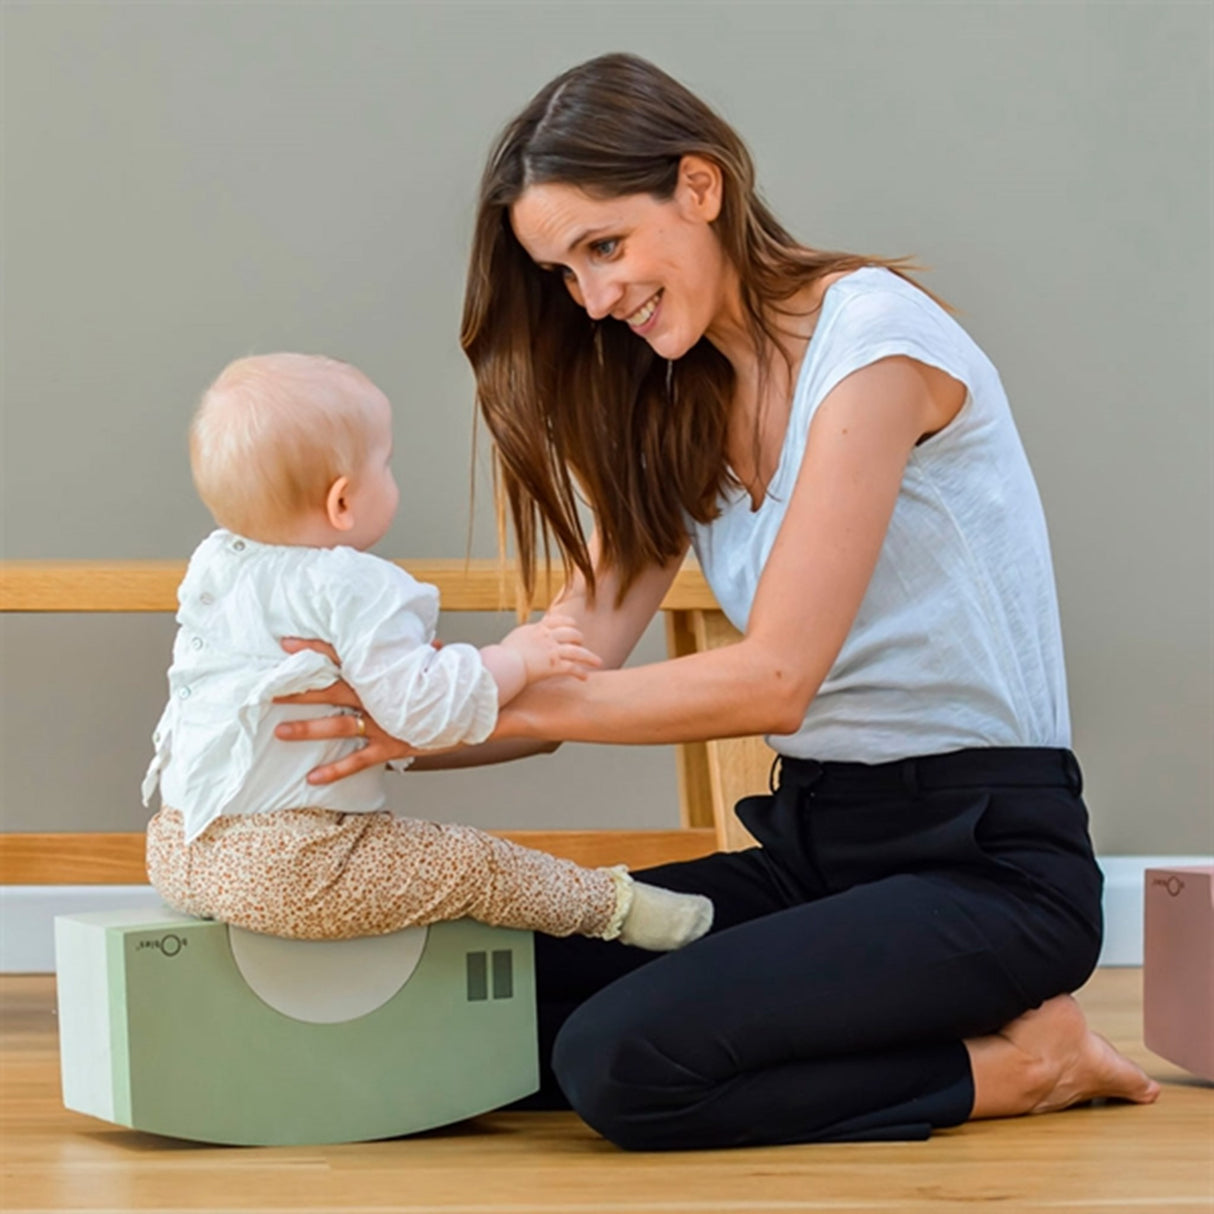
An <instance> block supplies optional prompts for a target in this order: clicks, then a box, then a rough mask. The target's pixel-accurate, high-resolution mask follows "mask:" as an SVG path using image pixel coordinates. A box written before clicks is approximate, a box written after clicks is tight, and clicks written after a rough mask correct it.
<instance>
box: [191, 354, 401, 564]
mask: <svg viewBox="0 0 1214 1214" xmlns="http://www.w3.org/2000/svg"><path fill="white" fill-rule="evenodd" d="M379 396H380V393H379V389H378V388H376V387H375V385H374V384H373V383H372V382H371V381H370V380H369V379H368V378H367V377H366V376H365V375H363V373H362V372H361V371H359V370H358V369H357V368H356V367H352V366H351V365H350V364H349V363H344V362H340V361H338V360H337V359H335V358H326V357H324V356H323V355H318V354H261V355H256V356H253V357H250V358H241V359H237V360H236V362H234V363H231V364H229V365H228V366H227V367H225V368H224V369H223V371H222V372H221V373H220V375H219V378H218V379H217V380H216V381H215V382H214V383H213V384H212V385H211V386H210V387H209V388H208V389H207V390H206V392H205V393H204V394H203V397H202V401H201V402H200V403H199V406H198V411H197V412H196V413H195V414H194V420H193V422H192V423H191V425H190V467H191V469H192V471H193V474H194V484H195V486H196V487H197V489H198V494H199V496H200V497H201V498H202V500H203V502H204V503H205V505H206V507H207V509H208V510H210V512H211V514H212V515H213V516H214V518H215V521H216V522H217V523H218V524H219V525H220V526H221V527H226V528H227V529H228V530H229V531H235V532H237V533H238V534H240V535H245V536H248V537H249V538H250V539H256V540H262V541H265V542H274V541H276V540H279V539H280V538H281V533H282V531H283V530H284V528H285V527H286V525H287V524H288V523H289V522H291V521H293V520H295V519H297V518H299V517H300V516H301V515H302V514H305V513H307V512H309V511H312V510H318V509H323V508H324V504H325V497H326V494H327V493H328V491H329V488H330V486H331V485H332V484H333V482H334V481H336V480H337V479H338V478H339V477H342V476H349V477H353V476H354V475H355V474H356V473H357V471H358V470H359V468H360V467H361V466H362V463H363V461H364V460H365V459H366V456H367V446H368V432H369V424H368V423H369V421H370V419H371V403H372V401H373V400H375V399H376V398H378V397H379Z"/></svg>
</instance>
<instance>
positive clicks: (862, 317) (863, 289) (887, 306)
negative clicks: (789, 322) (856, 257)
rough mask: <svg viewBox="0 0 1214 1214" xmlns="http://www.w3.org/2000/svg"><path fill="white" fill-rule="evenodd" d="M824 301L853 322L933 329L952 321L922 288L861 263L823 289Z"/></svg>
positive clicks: (908, 280) (914, 283)
mask: <svg viewBox="0 0 1214 1214" xmlns="http://www.w3.org/2000/svg"><path fill="white" fill-rule="evenodd" d="M825 303H826V305H827V306H828V307H829V310H830V311H831V312H833V313H834V314H835V315H836V316H837V317H838V318H839V319H841V320H845V321H848V322H850V323H851V324H853V325H857V324H872V323H873V322H877V321H885V322H888V323H898V324H901V325H903V326H910V327H915V326H929V327H933V328H935V327H939V326H940V325H941V323H942V322H951V320H952V318H951V317H950V316H949V314H948V312H947V311H945V309H944V308H943V307H941V305H940V304H939V303H937V302H936V300H934V299H933V298H932V297H931V295H929V294H928V293H927V291H926V290H924V289H923V287H921V286H919V284H918V283H916V282H913V281H912V280H911V279H909V278H904V277H903V276H902V275H901V274H896V273H894V271H893V270H890V269H887V268H886V267H885V266H863V267H862V268H861V269H859V270H853V271H852V272H851V273H850V274H845V275H843V276H842V277H841V278H838V279H836V280H835V281H834V282H833V283H832V284H831V285H830V286H829V287H828V288H827V291H826V299H825Z"/></svg>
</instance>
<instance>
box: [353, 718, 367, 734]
mask: <svg viewBox="0 0 1214 1214" xmlns="http://www.w3.org/2000/svg"><path fill="white" fill-rule="evenodd" d="M354 719H355V720H356V721H357V722H358V725H357V726H356V727H355V730H354V736H355V737H356V738H365V737H366V736H367V718H366V717H364V716H363V714H362V713H361V712H360V713H357V714H356V715H355V717H354Z"/></svg>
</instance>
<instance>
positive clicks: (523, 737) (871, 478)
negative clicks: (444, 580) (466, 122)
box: [282, 55, 1158, 1149]
mask: <svg viewBox="0 0 1214 1214" xmlns="http://www.w3.org/2000/svg"><path fill="white" fill-rule="evenodd" d="M906 268H907V267H906V265H905V263H901V262H890V261H883V260H881V259H877V258H866V257H858V256H852V255H847V254H836V253H824V252H820V251H816V250H812V249H809V248H806V247H804V246H802V245H799V244H798V243H797V242H796V241H795V240H793V238H792V237H791V236H790V235H789V234H788V233H787V232H786V231H785V230H784V229H783V228H782V227H781V226H780V225H779V224H778V222H777V221H776V220H775V219H774V217H773V216H772V215H771V213H770V212H769V211H768V210H767V209H766V207H765V206H764V205H763V204H762V203H761V202H760V201H759V199H758V198H757V196H756V194H755V187H754V175H753V169H752V166H751V162H750V159H749V156H748V154H747V152H746V149H745V147H744V146H743V144H742V143H741V141H740V140H739V139H738V137H737V135H736V134H735V133H734V132H733V131H732V130H731V129H730V128H729V127H728V126H727V125H726V124H725V123H724V122H723V121H722V120H721V119H720V118H718V117H717V116H716V115H715V114H714V113H713V112H712V111H711V110H710V109H709V108H708V107H707V106H705V105H704V104H703V103H702V102H701V101H699V100H698V99H697V98H696V97H694V96H693V95H692V94H690V93H689V92H687V90H685V89H684V88H682V86H680V85H679V84H677V83H676V82H675V81H673V80H672V79H670V78H669V77H668V76H666V75H665V74H663V73H662V72H660V71H659V70H658V69H657V68H655V67H654V66H652V65H651V64H648V63H646V62H644V61H643V60H640V59H637V58H635V57H632V56H627V55H608V56H605V57H603V58H600V59H596V60H593V61H591V62H589V63H585V64H583V65H581V66H579V67H577V68H574V69H572V70H571V71H568V72H566V73H565V74H564V75H562V76H560V77H559V78H558V79H556V80H554V81H552V82H551V83H550V84H549V85H548V86H547V87H546V88H544V89H543V90H542V91H541V92H540V93H539V94H538V95H537V96H536V97H535V99H534V100H533V101H532V102H531V103H530V105H528V106H527V108H526V109H525V110H524V111H523V112H522V113H521V114H520V115H519V116H518V117H517V118H516V119H515V120H514V121H513V122H512V123H511V124H510V125H509V126H508V127H507V129H506V131H505V132H504V134H503V135H502V137H501V139H500V140H499V142H498V144H497V147H496V148H495V150H494V152H493V154H492V156H491V158H490V161H489V165H488V168H487V170H486V174H485V178H484V182H483V185H482V194H481V200H480V209H479V215H478V219H477V225H476V232H475V237H474V243H473V250H472V264H471V271H470V275H469V282H468V291H467V297H466V303H465V313H464V325H463V335H462V339H463V345H464V349H465V351H466V353H467V354H468V357H469V359H470V360H471V362H472V365H473V368H474V369H475V372H476V377H477V388H478V396H479V400H480V404H481V408H482V411H483V414H484V417H485V419H486V422H487V424H488V426H489V429H490V431H491V433H492V435H493V438H494V442H495V448H496V459H497V470H498V473H499V477H500V486H501V489H502V491H503V496H504V499H505V501H506V503H507V504H508V506H509V511H510V515H511V518H512V521H513V525H514V531H515V538H516V544H517V549H518V555H519V560H520V564H521V567H522V570H523V575H524V579H525V582H526V584H527V586H528V588H530V587H531V586H532V585H533V584H534V579H535V575H536V564H537V560H536V553H537V550H538V547H539V545H540V544H541V542H543V538H544V536H545V535H546V534H547V535H551V536H552V537H554V538H555V540H556V541H557V544H558V545H559V548H560V551H561V553H562V556H563V559H564V564H565V569H566V575H567V586H568V589H567V590H566V592H565V593H564V594H563V595H562V597H561V610H562V611H563V612H564V613H565V614H568V615H571V616H573V617H574V618H575V619H576V620H577V622H578V624H579V626H580V627H581V629H582V631H583V633H584V635H585V638H586V643H587V645H588V646H589V647H590V648H591V649H593V650H594V651H596V652H597V653H598V654H599V655H600V656H601V657H602V658H603V659H604V662H605V665H606V667H607V668H608V669H607V670H606V671H605V672H603V673H600V674H593V675H591V676H590V678H589V679H588V680H586V681H585V682H584V683H578V682H575V681H574V680H568V679H566V680H552V681H550V682H549V683H548V684H545V685H543V686H539V687H536V688H534V689H532V690H529V691H527V692H526V693H525V694H524V695H523V696H521V697H519V698H518V699H517V700H516V701H514V702H513V703H512V704H511V705H510V706H509V707H508V708H506V709H505V710H504V711H503V713H502V715H501V718H500V722H499V727H498V730H497V734H496V740H495V741H491V742H489V743H488V744H486V745H485V746H484V747H482V748H472V749H470V750H469V751H467V752H464V753H461V754H460V756H459V757H458V758H453V757H452V756H432V757H430V758H429V759H428V760H423V762H424V763H425V764H426V765H427V766H431V767H434V766H443V765H450V764H451V763H454V762H488V761H493V760H496V759H500V758H506V757H515V756H518V755H522V754H527V753H534V752H536V751H539V750H542V749H545V748H549V747H550V745H551V744H552V743H554V742H559V741H563V740H581V741H594V742H615V743H630V742H631V743H654V742H684V741H692V740H699V739H706V738H714V737H729V736H736V735H747V734H755V733H765V734H768V735H770V740H771V741H772V744H773V745H774V747H775V749H776V750H777V751H778V752H779V753H780V755H781V756H782V760H781V762H780V763H779V776H778V784H777V786H776V787H775V789H774V792H773V794H772V795H771V796H763V797H751V798H747V799H746V800H745V801H743V802H742V803H741V804H740V805H739V807H738V812H739V814H740V816H741V817H742V818H743V820H744V822H745V823H746V825H747V826H748V827H749V828H750V830H751V832H752V833H753V834H754V835H755V837H756V838H757V839H758V840H759V841H760V844H761V846H760V847H757V848H754V849H752V850H750V851H746V852H741V853H736V854H730V855H717V856H711V857H708V858H706V859H704V860H700V861H695V862H692V863H688V864H679V865H669V866H665V867H663V868H660V869H657V870H652V871H650V872H649V873H648V874H647V877H646V879H647V880H650V881H654V882H657V883H658V884H662V885H665V886H667V887H669V888H671V889H676V890H684V891H695V892H698V893H702V894H707V895H708V896H709V897H711V898H712V899H713V902H714V903H715V906H716V923H715V925H714V930H713V933H712V934H711V935H710V936H708V937H706V938H705V939H704V940H702V941H700V942H698V943H697V944H695V945H692V946H691V947H689V948H687V949H685V950H682V951H681V952H678V953H675V954H671V955H668V956H665V957H662V958H661V959H659V960H656V961H652V962H649V963H646V962H645V961H644V959H642V958H638V957H635V956H626V955H625V954H624V950H622V949H618V948H614V947H613V946H611V945H604V944H599V943H597V942H585V941H563V940H548V939H540V940H538V941H537V964H538V973H539V982H540V1002H541V1008H540V1012H541V1030H542V1033H543V1036H544V1042H543V1047H544V1049H545V1052H547V1050H548V1048H549V1043H550V1042H551V1043H552V1045H551V1059H552V1071H553V1074H551V1075H548V1076H547V1077H546V1082H545V1092H544V1093H543V1094H542V1097H543V1098H544V1099H547V1100H550V1101H555V1100H559V1099H560V1093H561V1092H563V1094H564V1097H565V1098H567V1099H568V1101H569V1102H570V1103H571V1104H572V1106H573V1107H574V1108H575V1109H576V1110H577V1111H578V1112H579V1113H581V1114H582V1116H583V1117H584V1118H585V1119H586V1120H587V1121H588V1122H589V1123H590V1124H591V1125H592V1126H594V1127H595V1128H596V1129H598V1130H599V1131H600V1132H601V1133H603V1134H604V1135H605V1136H607V1137H608V1138H610V1139H611V1140H612V1141H614V1142H616V1143H618V1144H620V1145H621V1146H625V1147H632V1148H640V1149H686V1148H696V1147H722V1146H731V1145H743V1144H750V1145H754V1144H763V1143H783V1142H806V1141H815V1140H817V1141H822V1140H834V1141H839V1140H847V1139H874V1138H908V1137H926V1136H927V1135H928V1134H929V1133H930V1132H931V1130H932V1128H934V1127H938V1126H950V1125H955V1124H958V1123H960V1122H963V1121H965V1120H966V1119H967V1118H971V1117H973V1118H978V1117H996V1116H1006V1115H1013V1114H1018V1113H1028V1112H1043V1111H1048V1110H1052V1109H1059V1108H1064V1107H1066V1106H1067V1105H1070V1104H1073V1103H1076V1102H1078V1101H1083V1100H1088V1099H1092V1098H1093V1097H1099V1096H1106V1097H1117V1098H1122V1099H1126V1100H1132V1101H1137V1102H1141V1103H1146V1102H1149V1101H1151V1100H1154V1099H1155V1097H1156V1095H1157V1093H1158V1087H1157V1085H1156V1084H1154V1083H1153V1082H1152V1081H1150V1080H1149V1079H1148V1078H1147V1077H1146V1076H1145V1075H1144V1074H1143V1073H1142V1072H1141V1071H1140V1070H1139V1069H1138V1068H1137V1067H1135V1066H1134V1065H1133V1064H1132V1063H1130V1062H1129V1061H1128V1060H1127V1059H1125V1058H1123V1057H1121V1056H1120V1055H1118V1054H1117V1053H1116V1052H1115V1051H1114V1050H1113V1049H1112V1047H1111V1046H1109V1045H1108V1044H1107V1043H1105V1042H1104V1041H1103V1040H1102V1039H1100V1038H1098V1037H1096V1036H1094V1035H1093V1034H1091V1033H1089V1032H1088V1030H1087V1027H1086V1024H1085V1022H1084V1019H1083V1016H1082V1013H1081V1012H1080V1010H1079V1008H1078V1006H1077V1004H1076V1003H1075V1002H1074V1000H1073V999H1071V997H1070V996H1069V995H1068V994H1066V992H1068V991H1071V990H1073V989H1075V988H1076V987H1077V986H1078V985H1079V984H1081V983H1082V982H1083V981H1084V980H1085V979H1086V977H1087V976H1088V974H1089V973H1090V971H1091V969H1092V967H1093V965H1094V964H1095V961H1096V957H1097V953H1098V951H1099V945H1100V932H1101V925H1100V885H1101V882H1100V873H1099V870H1098V868H1097V866H1096V864H1095V861H1094V859H1093V857H1092V852H1091V844H1090V841H1089V838H1088V833H1087V814H1086V810H1085V808H1084V805H1083V802H1082V799H1081V797H1080V776H1079V768H1078V764H1077V763H1076V761H1075V759H1074V756H1073V755H1072V754H1071V752H1070V751H1069V749H1067V748H1068V745H1069V723H1068V719H1067V702H1066V687H1065V676H1064V671H1063V665H1062V650H1061V641H1060V633H1059V624H1058V613H1057V606H1056V601H1055V593H1054V587H1053V578H1052V572H1051V568H1050V558H1049V549H1048V542H1047V538H1046V533H1045V526H1044V520H1043V517H1042V515H1041V511H1040V504H1039V501H1038V498H1037V493H1036V489H1035V486H1034V484H1033V481H1032V476H1031V473H1030V472H1029V469H1028V465H1027V462H1026V460H1025V457H1024V453H1023V451H1022V449H1021V446H1020V443H1019V440H1018V438H1017V436H1016V433H1015V429H1014V427H1013V425H1012V421H1011V418H1010V414H1009V413H1008V410H1007V403H1006V399H1005V398H1004V395H1003V391H1002V387H1001V385H1000V384H999V379H998V376H997V374H996V373H995V370H994V368H993V367H992V366H991V365H990V363H989V362H988V361H987V360H986V358H985V357H984V356H983V355H982V353H981V351H979V350H978V349H977V347H976V346H975V345H974V344H973V342H972V341H971V340H970V339H969V338H968V336H967V335H966V334H965V333H964V332H963V331H962V330H961V329H960V328H959V327H958V326H957V325H956V324H955V323H954V322H953V320H952V319H951V318H950V316H949V315H948V313H947V312H946V311H945V310H944V308H943V307H941V305H940V304H938V303H937V302H936V301H934V300H933V299H932V298H931V297H930V296H929V295H928V294H927V293H926V292H925V291H923V290H922V289H921V288H919V287H918V286H916V285H915V284H914V283H913V282H911V281H910V279H909V278H907V277H906V274H905V270H906ZM579 495H580V496H582V497H584V498H585V500H586V501H587V502H588V504H589V506H590V508H591V510H592V512H593V515H594V520H595V527H594V531H593V534H591V535H590V536H589V537H588V536H586V535H585V534H584V532H583V530H582V527H581V525H580V523H579V519H578V515H577V500H578V497H579ZM689 543H690V544H693V545H694V547H695V550H696V552H697V555H698V556H699V559H700V562H701V565H702V566H703V568H704V572H705V575H706V577H707V578H708V580H709V582H710V584H711V585H712V587H713V590H714V592H715V593H716V596H717V598H718V600H719V602H720V603H721V605H722V607H723V609H724V610H725V611H726V613H727V614H728V615H729V617H730V618H731V619H732V620H733V622H734V623H735V624H736V625H737V626H738V627H739V628H740V629H741V630H742V631H743V633H744V637H743V639H742V640H741V641H740V642H739V643H737V644H736V645H733V646H729V647H727V648H724V649H720V650H716V651H713V652H709V653H701V654H695V655H692V656H688V657H684V658H680V659H677V660H675V661H670V662H661V663H657V664H655V665H650V666H643V667H638V668H633V669H629V670H621V669H619V667H620V666H621V665H622V663H623V662H624V660H625V658H626V657H627V655H628V653H629V652H630V651H631V649H632V648H633V646H634V644H635V643H636V641H637V639H638V638H639V637H640V635H641V633H642V631H643V630H644V628H645V626H646V625H647V624H648V622H649V621H650V619H651V618H652V617H653V615H654V614H655V612H656V611H657V610H658V607H659V604H660V603H661V601H662V598H663V596H664V594H665V592H666V590H667V588H668V587H669V585H670V583H671V581H672V579H673V577H674V575H675V572H676V571H677V569H678V567H679V565H680V563H681V562H682V560H683V557H684V555H685V553H686V551H687V548H688V546H689ZM310 698H311V699H326V700H327V701H328V702H337V703H342V704H347V705H349V704H356V703H357V702H356V701H355V700H354V699H353V698H352V696H351V695H350V694H349V693H348V691H345V690H343V689H341V688H340V686H339V688H338V689H337V690H335V691H330V692H328V693H313V695H312V696H311V697H310ZM356 728H357V722H355V721H353V720H352V719H351V718H349V717H337V718H332V719H329V720H326V721H320V722H309V723H301V724H299V725H296V726H294V727H288V728H284V730H283V733H282V736H284V737H290V736H294V737H300V736H308V737H316V736H322V735H323V736H337V735H343V734H349V733H351V732H353V731H354V730H355V729H356ZM368 728H369V730H370V741H369V744H368V745H367V747H366V749H365V750H363V751H361V752H360V753H359V754H357V755H355V756H352V757H351V758H350V759H347V760H345V761H343V762H342V763H340V764H337V765H335V766H334V767H332V768H327V769H321V771H319V772H318V773H316V779H317V780H318V781H322V782H323V781H326V780H330V779H334V778H340V777H342V776H344V775H347V774H349V773H350V772H352V771H354V770H359V769H361V768H362V767H363V766H366V765H369V764H371V763H381V762H384V761H385V760H387V759H389V758H395V757H399V756H401V755H402V754H405V753H409V752H408V747H406V746H404V745H403V744H402V743H400V742H398V741H396V740H395V739H392V738H389V737H388V736H387V735H385V734H384V733H383V731H382V730H379V729H378V728H377V727H375V726H374V724H373V723H368ZM421 765H422V764H421V763H419V766H421ZM554 1080H555V1082H554ZM558 1085H559V1091H558Z"/></svg>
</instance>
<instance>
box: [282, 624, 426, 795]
mask: <svg viewBox="0 0 1214 1214" xmlns="http://www.w3.org/2000/svg"><path fill="white" fill-rule="evenodd" d="M282 647H283V648H284V649H285V650H286V651H287V652H288V653H298V652H299V651H300V650H301V649H314V650H316V652H317V653H323V654H324V655H325V656H326V657H327V658H328V659H329V660H330V661H331V662H332V663H333V664H334V665H335V666H340V665H341V662H340V661H339V659H338V657H337V654H336V652H335V651H334V649H333V646H332V645H328V644H326V643H325V642H324V641H305V640H301V639H299V638H298V637H287V638H286V639H285V640H284V641H283V642H282ZM274 703H275V704H334V705H337V706H338V707H341V708H352V709H354V713H353V714H349V713H342V714H340V715H336V716H331V717H316V718H313V719H312V720H307V721H284V722H283V723H282V724H281V725H279V726H277V727H276V728H275V730H274V736H275V737H277V738H281V739H282V740H283V741H286V742H316V741H319V740H321V739H327V738H363V739H365V745H364V746H363V747H362V749H360V750H356V751H354V752H353V753H352V754H348V755H346V757H345V758H344V759H339V760H338V761H337V762H336V763H326V764H325V765H324V766H323V767H317V768H314V769H313V770H312V771H310V772H308V783H309V784H332V783H333V782H334V781H335V780H342V779H344V778H345V777H346V776H352V775H354V774H355V773H356V772H360V771H365V770H366V769H367V768H368V767H378V766H379V765H380V764H383V763H387V762H388V761H389V760H391V759H405V758H409V757H410V756H412V755H415V754H417V753H418V751H416V750H415V749H414V748H413V747H412V746H410V745H409V744H408V743H407V742H402V741H401V740H400V739H399V738H394V737H393V736H392V735H391V734H390V733H387V732H385V731H384V730H383V729H381V728H380V726H379V725H378V723H377V722H376V721H375V720H374V719H373V718H372V717H370V716H368V715H367V713H366V711H365V709H364V708H363V704H362V701H361V700H360V699H359V698H358V695H357V693H356V692H355V691H354V688H352V687H351V686H350V685H349V683H345V682H342V681H340V680H339V681H338V682H336V683H333V684H331V685H330V686H328V687H321V688H318V689H317V690H316V691H302V692H300V693H299V694H298V695H293V696H280V697H278V698H277V699H276V700H275V701H274Z"/></svg>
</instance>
